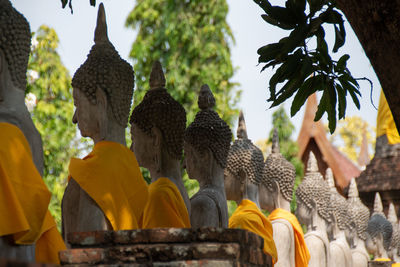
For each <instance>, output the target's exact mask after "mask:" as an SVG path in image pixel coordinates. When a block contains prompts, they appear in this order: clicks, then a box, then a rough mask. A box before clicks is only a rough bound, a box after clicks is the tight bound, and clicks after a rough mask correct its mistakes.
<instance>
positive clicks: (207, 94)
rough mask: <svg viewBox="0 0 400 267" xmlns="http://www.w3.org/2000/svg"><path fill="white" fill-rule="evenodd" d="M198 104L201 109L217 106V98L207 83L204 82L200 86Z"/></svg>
mask: <svg viewBox="0 0 400 267" xmlns="http://www.w3.org/2000/svg"><path fill="white" fill-rule="evenodd" d="M197 105H198V106H199V108H200V109H201V110H205V109H212V108H213V107H214V106H215V98H214V95H213V93H212V92H211V89H210V87H208V85H207V84H203V85H202V86H201V88H200V93H199V98H198V100H197Z"/></svg>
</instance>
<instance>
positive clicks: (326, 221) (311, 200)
mask: <svg viewBox="0 0 400 267" xmlns="http://www.w3.org/2000/svg"><path fill="white" fill-rule="evenodd" d="M296 201H297V210H296V216H297V218H298V219H299V221H300V223H302V224H305V225H306V226H307V233H306V234H305V235H304V239H305V241H306V244H307V248H308V250H309V252H310V256H311V257H310V261H309V263H308V266H310V267H314V266H315V267H317V266H318V267H323V266H329V264H330V256H329V240H328V235H327V228H328V226H329V225H330V224H331V223H332V207H331V205H330V190H329V187H328V185H327V184H326V183H325V181H324V179H323V177H322V175H321V173H320V172H319V171H318V165H317V161H316V159H315V156H314V154H313V153H312V152H310V155H309V159H308V162H307V169H306V173H305V176H304V178H303V181H302V183H301V184H300V185H299V187H298V188H297V190H296Z"/></svg>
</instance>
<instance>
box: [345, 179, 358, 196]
mask: <svg viewBox="0 0 400 267" xmlns="http://www.w3.org/2000/svg"><path fill="white" fill-rule="evenodd" d="M347 197H348V198H358V189H357V183H356V179H355V178H351V181H350V186H349V193H348V195H347Z"/></svg>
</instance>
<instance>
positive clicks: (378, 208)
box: [373, 192, 386, 217]
mask: <svg viewBox="0 0 400 267" xmlns="http://www.w3.org/2000/svg"><path fill="white" fill-rule="evenodd" d="M374 213H378V214H382V215H385V214H384V213H383V205H382V200H381V195H380V194H379V192H376V194H375V200H374V211H373V214H374ZM385 217H386V216H385Z"/></svg>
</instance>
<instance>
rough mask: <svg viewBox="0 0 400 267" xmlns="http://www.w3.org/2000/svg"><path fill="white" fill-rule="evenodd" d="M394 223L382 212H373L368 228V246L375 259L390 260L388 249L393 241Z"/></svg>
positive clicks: (366, 242)
mask: <svg viewBox="0 0 400 267" xmlns="http://www.w3.org/2000/svg"><path fill="white" fill-rule="evenodd" d="M392 234H393V227H392V224H391V223H390V222H389V221H388V220H387V219H386V218H385V217H384V215H382V214H380V213H373V214H372V216H371V218H370V219H369V221H368V226H367V230H366V241H365V244H366V247H367V250H368V252H369V253H370V254H373V256H374V260H378V261H382V260H390V259H389V257H388V251H389V249H390V244H391V242H392Z"/></svg>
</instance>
